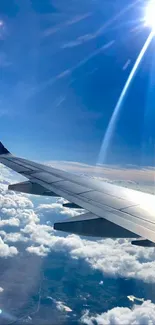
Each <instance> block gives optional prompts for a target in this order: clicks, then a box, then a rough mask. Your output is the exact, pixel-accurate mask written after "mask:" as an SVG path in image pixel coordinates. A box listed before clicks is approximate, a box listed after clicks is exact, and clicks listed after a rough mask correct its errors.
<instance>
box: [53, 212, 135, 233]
mask: <svg viewBox="0 0 155 325" xmlns="http://www.w3.org/2000/svg"><path fill="white" fill-rule="evenodd" d="M54 229H55V230H60V231H64V232H69V233H74V234H77V235H82V236H91V237H104V238H106V237H110V238H136V237H139V236H137V235H135V234H134V233H132V232H130V231H128V230H126V229H123V228H122V227H120V226H118V225H116V224H114V223H112V222H110V221H108V220H106V219H103V218H99V217H97V216H96V215H93V214H92V213H90V212H88V213H85V214H81V215H78V216H76V217H73V218H69V219H67V220H65V221H63V222H57V223H55V224H54Z"/></svg>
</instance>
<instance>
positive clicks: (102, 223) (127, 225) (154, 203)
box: [0, 143, 155, 246]
mask: <svg viewBox="0 0 155 325" xmlns="http://www.w3.org/2000/svg"><path fill="white" fill-rule="evenodd" d="M0 163H2V164H4V165H5V166H7V167H9V168H11V169H12V170H14V171H16V172H17V173H19V174H21V175H23V176H24V177H26V178H27V179H28V181H26V182H22V183H18V184H12V185H9V189H10V190H14V191H19V192H23V193H30V194H38V195H48V196H55V197H63V198H65V199H67V200H68V201H69V203H67V204H65V206H68V207H70V208H76V207H78V208H82V209H84V210H87V212H85V213H83V214H81V215H79V216H77V217H75V218H70V219H68V220H65V221H60V222H57V223H55V224H54V229H56V230H61V231H66V232H71V233H76V234H80V235H86V236H94V237H111V238H120V237H122V238H137V237H138V239H136V240H134V241H133V242H132V243H133V244H135V245H139V246H155V200H154V196H153V195H151V194H147V193H142V192H139V191H135V190H131V189H127V188H123V187H119V186H116V185H112V184H108V183H106V182H102V181H98V180H96V179H91V178H88V177H85V176H80V175H79V176H78V175H75V174H72V173H69V172H65V171H63V170H59V169H56V168H53V167H48V166H46V165H43V164H39V163H36V162H33V161H29V160H26V159H23V158H19V157H16V156H14V155H12V154H11V153H10V152H9V151H8V150H7V149H6V148H5V147H4V146H3V144H2V143H0Z"/></svg>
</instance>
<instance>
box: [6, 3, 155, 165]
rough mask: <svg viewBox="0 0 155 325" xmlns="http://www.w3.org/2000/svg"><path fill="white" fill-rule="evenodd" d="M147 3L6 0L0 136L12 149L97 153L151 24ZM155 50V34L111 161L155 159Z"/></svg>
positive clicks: (30, 153) (79, 156)
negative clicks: (146, 19)
mask: <svg viewBox="0 0 155 325" xmlns="http://www.w3.org/2000/svg"><path fill="white" fill-rule="evenodd" d="M146 2H147V1H137V2H136V3H135V5H132V3H134V2H131V1H129V0H125V1H123V3H122V1H120V0H116V1H115V2H113V1H105V0H104V1H101V0H96V1H93V0H89V1H88V0H79V1H71V0H66V1H65V2H64V1H62V0H57V1H51V0H44V1H41V0H40V1H39V0H26V1H25V0H14V1H13V0H9V1H3V2H1V3H0V22H1V23H0V68H1V77H0V121H1V122H0V123H1V124H0V125H1V126H0V130H1V132H0V134H1V135H0V136H1V140H2V141H3V142H4V143H5V145H6V146H8V147H9V149H10V150H12V151H13V152H15V153H16V154H18V155H21V156H26V157H27V158H31V159H36V160H48V159H50V160H52V159H53V160H72V161H80V162H86V163H91V164H95V163H96V162H97V160H98V155H99V151H100V147H101V144H102V141H103V137H104V134H105V131H106V128H107V126H108V122H109V120H110V117H111V115H112V112H113V110H114V107H115V105H116V103H117V100H118V98H119V95H120V93H121V90H122V88H123V86H124V84H125V81H126V80H127V78H128V75H129V73H130V71H131V69H132V67H133V64H134V62H135V60H136V58H137V55H138V54H139V52H140V50H141V48H142V46H143V44H144V42H145V40H146V39H147V37H148V35H149V32H150V30H149V28H144V27H143V26H142V25H143V24H142V23H140V20H141V19H143V18H144V12H145V11H144V7H145V5H146ZM125 8H127V10H126V11H125ZM114 17H115V19H114V20H113V18H114ZM137 26H140V28H138V29H137ZM153 52H154V40H153V41H152V43H151V45H150V47H149V49H148V51H147V53H146V55H145V58H144V60H143V62H142V64H141V65H140V68H139V70H138V72H137V75H136V77H135V78H134V81H133V83H132V85H131V87H130V89H129V92H128V94H127V97H126V99H125V101H124V103H123V107H122V109H121V114H120V116H119V121H118V123H117V125H116V128H115V132H114V135H113V139H112V142H111V144H110V147H109V150H108V155H107V162H108V163H112V164H128V163H130V164H138V165H142V164H146V165H150V164H154V158H153V155H154V153H153V151H154V139H155V131H154V93H153V85H154V78H153V75H154V62H153Z"/></svg>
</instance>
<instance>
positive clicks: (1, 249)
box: [0, 237, 18, 257]
mask: <svg viewBox="0 0 155 325" xmlns="http://www.w3.org/2000/svg"><path fill="white" fill-rule="evenodd" d="M17 254H18V250H17V248H16V247H14V246H9V245H7V244H5V243H4V241H3V240H2V238H1V237H0V257H8V256H10V257H13V256H15V255H17Z"/></svg>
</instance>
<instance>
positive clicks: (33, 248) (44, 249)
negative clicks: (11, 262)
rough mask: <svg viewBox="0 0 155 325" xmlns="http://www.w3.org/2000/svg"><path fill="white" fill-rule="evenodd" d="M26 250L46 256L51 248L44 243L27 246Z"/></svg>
mask: <svg viewBox="0 0 155 325" xmlns="http://www.w3.org/2000/svg"><path fill="white" fill-rule="evenodd" d="M26 251H27V252H29V253H31V254H36V255H38V256H46V255H47V254H48V253H49V252H50V249H49V248H47V247H45V246H43V245H40V246H30V247H27V248H26Z"/></svg>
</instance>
